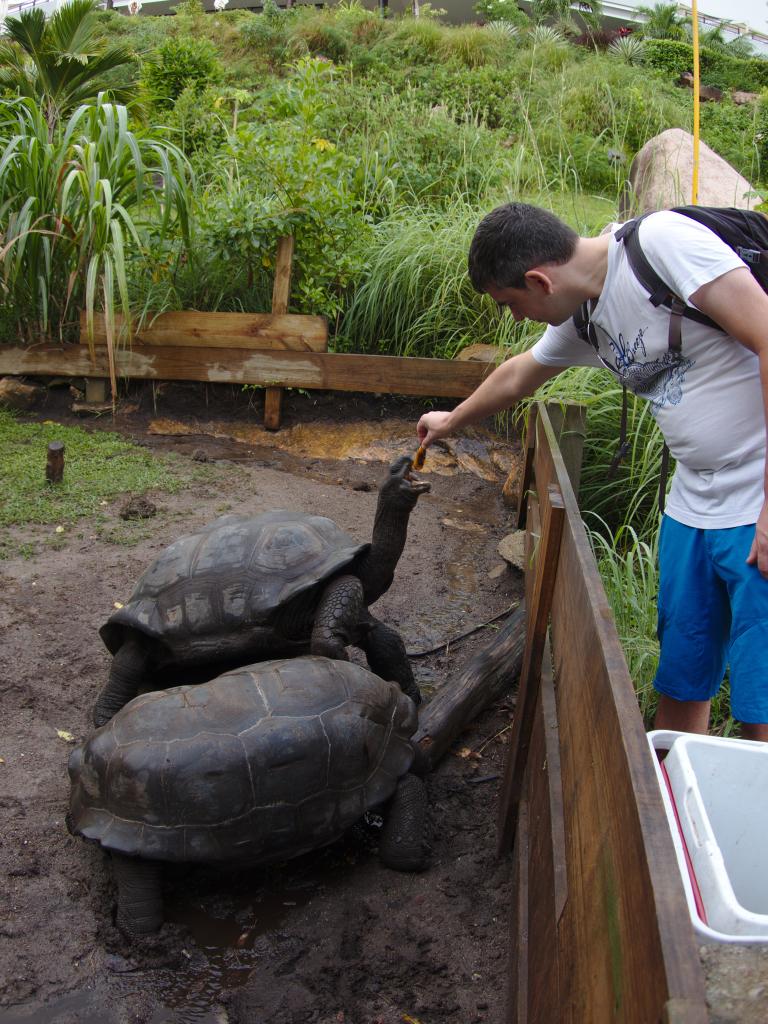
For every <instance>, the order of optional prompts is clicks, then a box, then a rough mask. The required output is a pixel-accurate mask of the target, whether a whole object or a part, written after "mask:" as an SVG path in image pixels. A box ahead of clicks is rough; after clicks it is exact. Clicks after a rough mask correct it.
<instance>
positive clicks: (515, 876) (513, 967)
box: [507, 799, 530, 1024]
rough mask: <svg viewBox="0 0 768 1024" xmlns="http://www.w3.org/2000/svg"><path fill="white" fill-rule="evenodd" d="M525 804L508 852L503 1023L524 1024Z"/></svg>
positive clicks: (525, 998) (526, 805) (526, 1014)
mask: <svg viewBox="0 0 768 1024" xmlns="http://www.w3.org/2000/svg"><path fill="white" fill-rule="evenodd" d="M529 860H530V857H529V850H528V801H527V800H525V799H523V800H522V801H521V803H520V813H519V815H518V825H517V831H516V832H515V845H514V847H513V850H512V905H511V913H510V915H509V918H510V919H509V977H508V979H507V982H508V984H507V1022H508V1024H528V947H529V942H528V905H529V902H530V900H529V896H528V889H529V885H530V879H529V877H528V864H529Z"/></svg>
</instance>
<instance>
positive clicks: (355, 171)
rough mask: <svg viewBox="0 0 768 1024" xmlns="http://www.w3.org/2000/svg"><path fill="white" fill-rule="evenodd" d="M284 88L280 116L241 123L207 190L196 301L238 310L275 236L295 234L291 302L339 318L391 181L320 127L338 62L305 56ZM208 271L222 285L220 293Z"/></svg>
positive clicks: (270, 268) (258, 281)
mask: <svg viewBox="0 0 768 1024" xmlns="http://www.w3.org/2000/svg"><path fill="white" fill-rule="evenodd" d="M277 92H281V93H282V96H279V95H276V96H275V97H274V98H273V99H271V101H270V103H271V108H272V110H274V111H277V110H279V111H280V118H279V120H275V119H263V120H262V121H261V122H257V121H254V122H253V123H250V124H247V125H245V126H243V127H242V128H241V129H239V130H238V132H237V134H236V136H234V137H231V138H230V142H229V146H228V150H229V152H228V158H227V160H226V161H220V162H219V164H218V165H217V177H216V179H215V180H214V181H212V182H211V184H210V186H209V188H208V190H207V191H206V193H205V195H204V196H203V197H201V201H200V203H199V207H198V217H199V223H200V231H199V238H198V242H197V244H196V248H195V252H194V264H195V268H194V270H193V273H192V277H191V278H187V282H188V283H190V282H191V283H192V286H193V287H194V288H196V289H197V291H196V292H195V293H193V294H194V296H195V298H196V301H197V303H200V302H201V301H202V302H205V301H206V300H208V301H210V300H211V299H212V298H213V299H216V300H217V301H218V303H219V304H220V305H222V306H224V307H225V308H232V306H233V305H235V304H236V303H237V302H238V301H243V302H244V301H245V298H246V297H249V296H250V297H251V298H252V297H253V294H254V291H255V290H259V289H262V290H263V281H264V279H265V278H266V280H267V281H268V280H269V277H270V275H271V274H272V273H274V258H275V250H276V244H277V239H278V238H279V237H280V236H282V235H286V234H292V235H293V236H294V238H295V253H294V274H293V288H292V305H291V308H292V309H293V310H297V311H302V312H312V313H324V314H325V315H327V316H328V317H330V318H334V317H336V316H337V315H338V314H339V313H340V312H341V310H342V309H343V306H344V303H345V294H346V291H347V289H348V288H349V287H350V284H351V282H352V280H353V279H354V278H356V277H357V276H359V274H360V272H361V267H362V259H363V257H362V255H361V253H362V252H363V250H364V248H365V245H366V240H367V238H368V235H369V233H370V230H371V229H370V220H371V214H372V210H373V209H374V208H375V207H376V205H377V203H378V201H379V199H378V196H377V194H376V193H377V189H378V188H380V187H381V188H383V187H385V185H386V183H385V182H382V181H375V180H374V179H372V178H371V177H368V176H367V175H366V174H365V169H364V168H363V169H362V173H361V166H360V159H359V157H358V156H357V155H355V156H353V155H352V154H350V153H348V152H346V151H345V150H344V149H343V148H342V147H341V146H339V145H338V144H336V143H335V142H334V141H332V140H330V139H328V138H326V137H325V136H324V135H323V134H322V120H321V115H322V113H323V110H324V109H325V108H326V107H327V106H332V105H333V104H334V100H335V79H334V76H333V66H332V65H330V64H329V63H328V62H327V61H321V60H318V59H316V58H310V57H306V58H302V59H301V60H299V61H297V62H296V64H295V66H294V69H293V71H292V74H291V75H290V77H289V78H288V80H286V81H285V82H284V83H283V84H282V86H281V87H280V89H279V90H277ZM209 275H210V276H212V277H213V279H214V280H215V281H216V282H217V284H218V285H219V286H220V287H221V289H222V291H221V292H220V293H219V294H218V295H217V294H215V293H213V292H212V290H211V283H210V280H206V279H205V278H207V277H209ZM203 293H204V294H203ZM225 293H226V294H225ZM198 308H199V306H198ZM251 308H254V307H251ZM255 308H259V306H256V307H255ZM262 308H263V307H262Z"/></svg>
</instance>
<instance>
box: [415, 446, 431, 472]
mask: <svg viewBox="0 0 768 1024" xmlns="http://www.w3.org/2000/svg"><path fill="white" fill-rule="evenodd" d="M426 457H427V449H426V448H425V447H424V445H421V444H420V445H419V450H418V451H417V452H416V454H415V455H414V457H413V462H412V463H411V469H416V470H419V469H423V468H424V460H425V459H426Z"/></svg>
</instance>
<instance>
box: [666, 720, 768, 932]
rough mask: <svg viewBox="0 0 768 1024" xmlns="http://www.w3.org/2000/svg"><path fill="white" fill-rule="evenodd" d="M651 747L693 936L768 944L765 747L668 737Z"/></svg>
mask: <svg viewBox="0 0 768 1024" xmlns="http://www.w3.org/2000/svg"><path fill="white" fill-rule="evenodd" d="M648 740H649V742H650V744H651V748H652V750H653V752H654V758H653V760H654V764H655V766H656V773H657V776H658V779H659V786H660V788H661V793H662V797H663V800H664V806H665V808H666V811H667V818H668V820H669V825H670V830H671V832H672V839H673V841H674V844H675V850H676V852H677V858H678V864H679V867H680V873H681V876H682V879H683V887H684V889H685V893H686V898H687V900H688V907H689V910H690V913H691V920H692V922H693V926H694V929H695V930H696V932H697V933H698V935H699V936H700V937H701V938H702V939H704V940H707V941H710V942H735V943H757V942H762V943H768V743H753V742H749V741H747V740H729V739H721V738H720V737H718V736H696V735H691V734H690V733H677V732H668V731H666V730H656V731H654V732H650V733H648ZM665 750H666V751H668V753H667V755H666V757H665V759H664V761H663V764H660V763H659V759H658V756H656V755H657V754H658V752H660V751H665Z"/></svg>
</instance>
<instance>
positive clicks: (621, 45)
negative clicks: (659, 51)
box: [607, 36, 645, 66]
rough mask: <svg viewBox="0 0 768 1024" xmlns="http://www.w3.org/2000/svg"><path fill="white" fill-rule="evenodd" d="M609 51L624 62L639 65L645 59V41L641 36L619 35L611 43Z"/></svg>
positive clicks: (612, 55)
mask: <svg viewBox="0 0 768 1024" xmlns="http://www.w3.org/2000/svg"><path fill="white" fill-rule="evenodd" d="M607 52H608V53H609V54H610V56H611V57H615V58H616V59H617V60H620V61H622V62H623V63H624V64H629V65H630V66H637V65H638V64H642V63H643V61H644V60H645V43H644V42H643V40H642V39H641V38H640V37H639V36H618V38H616V39H614V40H613V42H612V43H610V44H609V46H608V51H607Z"/></svg>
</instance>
